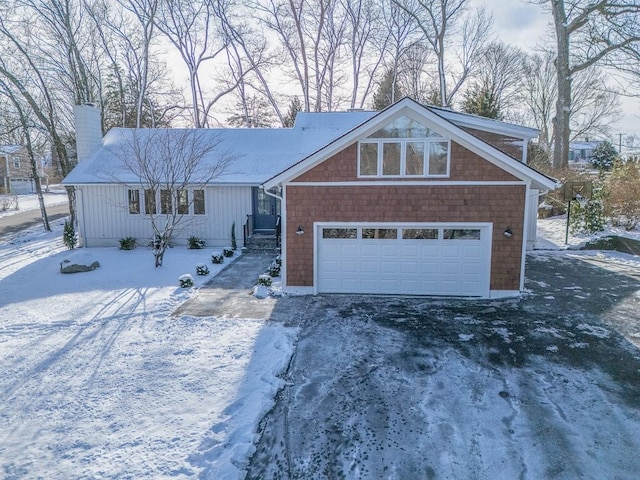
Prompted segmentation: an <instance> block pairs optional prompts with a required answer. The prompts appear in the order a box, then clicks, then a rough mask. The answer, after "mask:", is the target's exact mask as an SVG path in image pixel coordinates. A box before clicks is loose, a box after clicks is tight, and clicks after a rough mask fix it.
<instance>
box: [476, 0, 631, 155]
mask: <svg viewBox="0 0 640 480" xmlns="http://www.w3.org/2000/svg"><path fill="white" fill-rule="evenodd" d="M472 1H474V3H476V4H478V5H485V6H486V7H487V8H488V9H489V10H491V11H492V12H493V16H494V19H495V24H494V25H495V26H494V31H495V33H496V35H497V36H498V38H499V39H500V40H502V41H504V42H505V43H510V44H513V45H517V46H518V47H520V48H523V49H525V50H534V49H535V48H536V47H538V46H541V45H544V44H549V42H551V46H553V42H555V38H554V33H553V30H552V28H551V26H550V25H551V22H552V17H551V14H550V13H548V12H546V11H545V8H544V7H543V6H542V5H536V4H532V3H529V2H526V1H524V0H472ZM620 103H621V105H622V109H623V112H624V117H623V118H622V119H621V120H620V121H619V122H618V123H617V124H615V125H614V127H613V128H612V130H611V133H612V136H613V138H612V140H615V142H614V143H616V144H617V140H618V135H617V134H618V133H624V134H625V135H629V134H636V135H640V99H639V98H628V97H621V98H620Z"/></svg>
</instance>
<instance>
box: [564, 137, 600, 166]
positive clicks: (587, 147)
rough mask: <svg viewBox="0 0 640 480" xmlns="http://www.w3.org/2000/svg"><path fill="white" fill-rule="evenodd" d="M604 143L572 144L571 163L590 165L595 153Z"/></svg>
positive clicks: (570, 151)
mask: <svg viewBox="0 0 640 480" xmlns="http://www.w3.org/2000/svg"><path fill="white" fill-rule="evenodd" d="M601 143H602V141H596V142H590V141H588V140H587V141H584V142H570V143H569V162H570V163H575V164H590V163H591V159H592V158H593V151H594V150H595V149H596V147H597V146H598V145H600V144H601Z"/></svg>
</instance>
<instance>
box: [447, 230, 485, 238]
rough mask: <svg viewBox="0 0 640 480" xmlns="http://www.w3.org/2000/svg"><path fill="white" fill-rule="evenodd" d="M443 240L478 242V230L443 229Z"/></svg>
mask: <svg viewBox="0 0 640 480" xmlns="http://www.w3.org/2000/svg"><path fill="white" fill-rule="evenodd" d="M444 239H445V240H480V229H461V228H445V230H444Z"/></svg>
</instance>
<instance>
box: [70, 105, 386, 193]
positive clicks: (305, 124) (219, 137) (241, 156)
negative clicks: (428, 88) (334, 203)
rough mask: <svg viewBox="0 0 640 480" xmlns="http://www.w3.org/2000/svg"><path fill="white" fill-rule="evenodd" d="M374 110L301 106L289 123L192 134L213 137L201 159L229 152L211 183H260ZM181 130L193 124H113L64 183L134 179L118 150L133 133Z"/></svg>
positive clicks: (171, 135)
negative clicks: (133, 126) (322, 109)
mask: <svg viewBox="0 0 640 480" xmlns="http://www.w3.org/2000/svg"><path fill="white" fill-rule="evenodd" d="M373 114H374V113H373V112H345V113H333V112H331V113H305V112H300V113H299V114H298V116H297V118H296V123H295V125H294V127H293V128H228V129H199V130H197V134H198V135H201V136H202V138H203V139H204V140H205V141H209V142H212V143H213V144H215V143H217V146H216V148H215V149H213V151H212V152H210V153H209V154H208V155H206V157H205V159H204V162H206V163H208V164H210V165H214V164H215V162H216V161H217V160H218V159H219V158H220V155H221V154H223V153H225V152H226V153H228V154H229V156H230V158H231V162H230V165H229V166H228V168H227V169H226V170H225V172H224V173H223V174H222V175H220V176H219V177H217V178H216V179H215V180H214V181H212V182H211V183H214V184H243V185H260V184H261V183H263V182H264V181H266V180H267V179H268V178H270V177H272V176H274V175H276V174H277V173H279V172H281V171H282V170H284V169H286V168H287V167H289V166H290V165H292V164H293V163H295V162H297V161H298V160H300V159H301V158H304V157H306V156H307V155H309V154H310V153H312V152H314V151H316V150H318V149H319V148H321V147H323V146H324V145H326V144H327V143H329V142H330V141H332V140H333V139H335V138H336V137H337V136H339V135H341V134H342V133H344V132H345V131H348V130H350V129H352V128H353V127H355V126H356V125H358V124H360V123H362V122H363V121H365V120H367V119H368V118H369V117H371V116H372V115H373ZM185 131H190V132H193V131H194V130H193V129H190V130H185V129H162V130H159V129H122V128H115V129H112V130H111V131H109V132H108V133H107V135H105V137H104V139H103V141H102V147H101V148H100V149H99V150H98V151H97V152H96V153H95V154H94V155H93V156H92V157H91V158H90V159H88V160H87V161H85V162H82V163H80V164H79V165H78V166H76V167H75V168H74V169H73V171H72V172H71V173H70V174H69V175H68V176H67V177H66V178H65V179H64V181H63V183H64V184H66V185H81V184H93V183H114V182H123V183H131V182H136V181H137V180H138V179H137V178H135V176H134V175H133V174H132V173H131V172H130V171H128V170H127V169H126V168H125V167H124V166H123V163H122V156H123V152H124V151H125V150H126V148H127V146H130V145H131V144H132V143H133V141H134V138H135V137H137V139H138V140H144V139H145V138H146V139H149V138H150V137H151V136H152V135H158V134H160V135H162V136H163V139H167V142H168V143H167V144H168V145H171V144H174V145H177V144H178V143H179V142H180V137H181V136H183V135H184V132H185ZM129 148H130V147H129Z"/></svg>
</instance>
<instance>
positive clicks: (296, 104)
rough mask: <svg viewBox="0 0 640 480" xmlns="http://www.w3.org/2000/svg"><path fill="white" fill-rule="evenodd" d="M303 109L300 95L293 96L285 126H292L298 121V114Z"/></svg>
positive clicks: (284, 122) (285, 118)
mask: <svg viewBox="0 0 640 480" xmlns="http://www.w3.org/2000/svg"><path fill="white" fill-rule="evenodd" d="M301 111H302V104H301V103H300V99H299V98H298V97H293V98H292V99H291V103H290V104H289V110H287V114H286V115H285V117H284V119H283V125H282V126H283V127H285V128H291V127H293V124H294V123H296V116H297V115H298V112H301Z"/></svg>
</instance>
